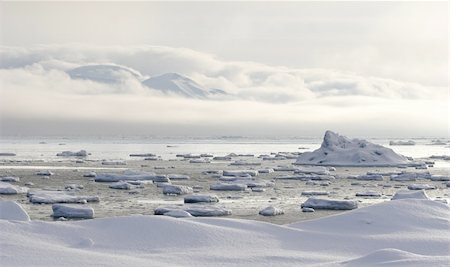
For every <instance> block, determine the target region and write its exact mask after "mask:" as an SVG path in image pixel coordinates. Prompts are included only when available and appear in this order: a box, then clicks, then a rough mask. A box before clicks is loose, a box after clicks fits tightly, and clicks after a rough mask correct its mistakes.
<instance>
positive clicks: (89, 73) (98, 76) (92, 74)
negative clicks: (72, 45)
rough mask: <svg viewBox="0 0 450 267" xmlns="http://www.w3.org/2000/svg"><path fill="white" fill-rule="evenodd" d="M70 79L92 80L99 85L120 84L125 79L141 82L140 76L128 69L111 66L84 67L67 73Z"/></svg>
mask: <svg viewBox="0 0 450 267" xmlns="http://www.w3.org/2000/svg"><path fill="white" fill-rule="evenodd" d="M67 73H68V74H69V75H70V77H71V78H72V79H83V80H92V81H95V82H101V83H120V82H121V81H123V80H124V79H126V78H129V77H134V78H136V79H138V80H142V79H143V78H142V75H141V74H140V73H139V72H137V71H135V70H133V69H130V68H127V67H124V66H119V65H112V64H99V65H86V66H81V67H78V68H75V69H72V70H69V71H67Z"/></svg>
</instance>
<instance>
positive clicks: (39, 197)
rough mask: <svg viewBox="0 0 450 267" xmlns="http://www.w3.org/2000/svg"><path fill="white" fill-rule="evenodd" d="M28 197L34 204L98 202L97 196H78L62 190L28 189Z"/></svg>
mask: <svg viewBox="0 0 450 267" xmlns="http://www.w3.org/2000/svg"><path fill="white" fill-rule="evenodd" d="M27 196H28V199H29V200H30V202H32V203H36V204H54V203H87V202H99V201H100V199H99V197H98V196H78V195H75V194H71V193H67V192H64V191H47V190H37V191H29V192H28V194H27Z"/></svg>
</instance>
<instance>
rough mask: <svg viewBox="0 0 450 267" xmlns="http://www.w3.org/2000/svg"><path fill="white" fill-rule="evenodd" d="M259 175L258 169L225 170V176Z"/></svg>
mask: <svg viewBox="0 0 450 267" xmlns="http://www.w3.org/2000/svg"><path fill="white" fill-rule="evenodd" d="M248 175H250V176H257V175H258V171H257V170H232V171H225V170H224V171H223V176H241V177H245V176H248Z"/></svg>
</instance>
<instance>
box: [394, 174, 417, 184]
mask: <svg viewBox="0 0 450 267" xmlns="http://www.w3.org/2000/svg"><path fill="white" fill-rule="evenodd" d="M390 178H391V181H397V182H402V181H415V180H416V179H417V173H401V174H398V175H391V177H390Z"/></svg>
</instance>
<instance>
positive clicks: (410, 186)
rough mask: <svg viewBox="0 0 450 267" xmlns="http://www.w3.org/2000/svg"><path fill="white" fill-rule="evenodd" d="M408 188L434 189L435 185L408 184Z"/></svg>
mask: <svg viewBox="0 0 450 267" xmlns="http://www.w3.org/2000/svg"><path fill="white" fill-rule="evenodd" d="M408 189H409V190H431V189H436V186H434V185H429V184H410V185H408Z"/></svg>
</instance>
